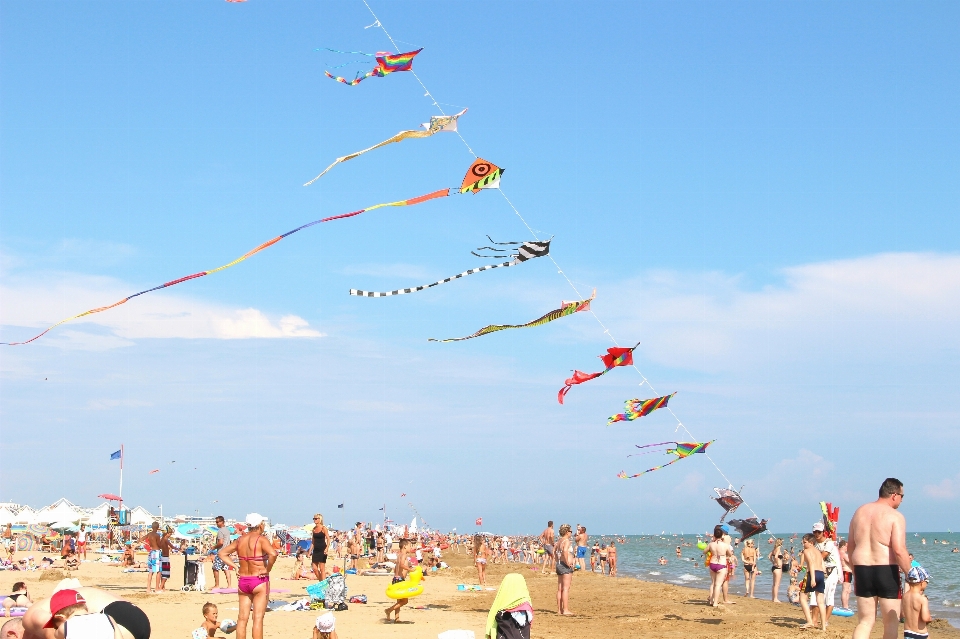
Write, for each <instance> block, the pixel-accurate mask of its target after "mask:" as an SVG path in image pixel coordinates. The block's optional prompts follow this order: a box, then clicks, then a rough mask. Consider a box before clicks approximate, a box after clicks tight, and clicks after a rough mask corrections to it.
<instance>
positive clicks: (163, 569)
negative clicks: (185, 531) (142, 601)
mask: <svg viewBox="0 0 960 639" xmlns="http://www.w3.org/2000/svg"><path fill="white" fill-rule="evenodd" d="M171 535H173V528H172V527H171V526H167V527H166V529H165V530H164V531H163V537H161V538H160V590H166V589H167V579H169V578H170V555H171V554H172V552H173V544H171V543H170V536H171Z"/></svg>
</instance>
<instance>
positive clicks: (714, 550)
mask: <svg viewBox="0 0 960 639" xmlns="http://www.w3.org/2000/svg"><path fill="white" fill-rule="evenodd" d="M723 535H724V532H723V528H721V527H720V526H716V527H715V528H714V529H713V541H711V542H710V545H709V546H707V552H708V553H709V554H710V563H709V564H708V566H709V568H710V597H709V598H708V599H707V603H709V604H710V605H711V606H713V607H714V608H716V607H717V606H719V605H720V603H721V602H722V601H723V584H724V583H726V579H727V570H728V569H729V568H728V563H729V562H730V560H731V559H732V558H733V548H732V547H731V546H730V544H728V543H727V542H725V541H724V540H723Z"/></svg>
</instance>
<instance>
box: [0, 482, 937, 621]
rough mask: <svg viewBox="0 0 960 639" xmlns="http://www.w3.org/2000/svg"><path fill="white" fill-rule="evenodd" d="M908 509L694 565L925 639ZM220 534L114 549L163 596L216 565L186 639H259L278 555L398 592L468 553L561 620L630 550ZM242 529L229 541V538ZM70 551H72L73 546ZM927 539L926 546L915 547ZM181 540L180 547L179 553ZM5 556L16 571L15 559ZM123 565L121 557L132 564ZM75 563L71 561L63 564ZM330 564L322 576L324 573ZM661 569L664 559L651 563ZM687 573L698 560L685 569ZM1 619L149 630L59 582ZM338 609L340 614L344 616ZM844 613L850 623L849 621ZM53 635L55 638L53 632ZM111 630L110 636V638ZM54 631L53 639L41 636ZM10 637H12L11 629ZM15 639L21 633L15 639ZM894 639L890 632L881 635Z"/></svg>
mask: <svg viewBox="0 0 960 639" xmlns="http://www.w3.org/2000/svg"><path fill="white" fill-rule="evenodd" d="M903 499H904V488H903V484H902V483H901V482H900V481H899V480H896V479H893V478H889V479H887V480H885V481H884V482H883V484H882V485H881V487H880V491H879V497H878V499H877V500H876V501H875V502H872V503H868V504H866V505H863V506H861V507H860V508H859V509H858V510H857V511H856V512H855V513H854V515H853V518H852V519H851V522H850V526H849V533H848V536H847V538H846V539H843V538H839V536H837V535H833V534H831V532H832V531H830V530H828V528H827V527H825V525H824V522H822V521H818V522H815V523H814V524H813V525H812V526H811V531H810V532H809V533H806V534H804V535H802V537H801V538H800V546H799V548H796V549H794V546H793V545H792V543H793V542H794V541H795V540H796V536H794V537H793V538H791V540H790V541H791V546H790V547H789V548H788V547H787V546H786V542H785V540H784V539H782V538H777V537H774V536H770V537H769V538H767V540H766V542H767V544H768V545H769V550H768V552H766V553H764V552H762V551H761V548H760V547H759V545H760V544H762V543H763V542H762V541H761V542H760V544H758V543H757V542H758V539H762V538H749V539H746V540H743V541H742V543H741V539H736V540H734V539H732V538H731V536H730V534H729V529H728V528H727V527H726V526H723V525H717V526H716V527H715V528H714V529H713V531H712V532H711V533H710V535H709V537H710V539H709V542H708V543H706V546H705V548H703V551H704V552H703V555H702V556H703V558H704V561H703V565H704V568H706V569H707V570H709V574H710V589H709V593H708V597H707V603H708V605H710V606H713V607H719V606H721V605H729V604H733V603H735V602H734V601H733V600H732V598H731V593H730V583H731V581H732V580H733V578H734V575H735V574H736V573H737V570H738V567H739V569H740V570H742V574H743V578H744V594H745V596H746V597H749V598H756V587H757V584H756V582H757V578H758V576H759V575H760V574H761V573H762V572H764V571H765V569H763V568H761V565H760V563H761V560H762V559H763V558H764V555H765V559H766V560H767V561H768V562H769V564H770V566H769V568H768V569H769V570H770V574H771V576H772V581H773V583H772V593H771V594H772V600H773V601H774V602H777V603H779V602H781V599H780V593H781V589H782V584H783V581H784V577H785V576H786V577H787V578H788V579H789V585H788V587H787V598H788V601H790V602H792V603H798V604H799V605H800V607H801V608H802V611H803V614H804V618H805V621H806V623H805V624H804V625H803V626H802V627H803V628H814V627H819V628H821V629H826V627H827V626H828V623H829V619H830V617H831V614H832V613H833V611H834V606H835V605H836V595H837V592H838V591H839V593H840V600H841V601H840V605H841V612H844V611H845V610H846V609H849V607H850V595H851V592H853V593H854V595H855V597H856V603H857V611H858V619H857V622H858V623H857V627H856V630H855V631H854V635H853V636H854V639H865V638H866V637H868V636H869V634H870V631H871V629H872V627H873V625H874V622H875V620H876V617H877V615H878V613H879V616H880V618H881V620H882V623H883V625H884V637H885V638H889V637H894V636H896V631H897V628H898V624H899V623H900V622H901V619H902V620H903V623H904V629H905V631H904V632H905V634H904V636H905V638H906V639H923V638H925V637H927V636H928V635H927V634H926V624H927V623H929V622H930V620H931V617H930V610H929V604H928V602H927V599H926V597H925V594H924V592H925V589H926V584H927V581H928V579H929V574H928V573H927V571H926V570H925V569H924V568H923V567H922V566H920V565H919V564H918V563H917V562H916V561H915V560H914V559H913V556H912V555H910V554H909V553H908V552H907V549H906V533H905V530H906V523H905V520H904V518H903V516H902V515H901V514H900V513H899V512H898V511H897V509H898V508H899V506H900V504H901V503H902V501H903ZM215 521H216V534H215V535H213V536H211V537H210V538H209V539H202V540H192V541H189V542H184V543H182V544H180V545H177V544H176V543H175V542H174V540H173V538H172V532H173V529H172V528H170V527H165V528H162V527H161V526H160V524H159V523H154V524H153V525H152V526H151V528H150V529H149V530H148V532H147V533H146V534H145V535H143V536H142V537H140V538H138V539H129V540H126V541H123V548H124V561H123V562H122V563H123V565H129V562H133V563H135V564H138V563H139V562H137V559H136V550H137V549H138V547H142V548H143V549H145V550H146V552H147V556H146V560H145V562H143V564H142V565H143V566H144V568H145V569H146V571H147V585H146V591H147V592H148V593H162V592H164V591H165V589H166V583H167V580H168V579H169V577H170V556H171V555H172V554H174V553H179V552H183V553H187V554H188V556H189V553H191V552H192V553H195V554H197V556H198V559H197V561H209V562H211V563H212V569H213V575H214V588H219V587H220V585H221V577H222V579H223V583H224V584H225V586H226V587H227V588H230V587H231V584H232V576H233V575H234V573H235V574H236V588H237V596H238V598H239V612H238V619H237V620H236V621H235V622H234V621H232V620H222V621H221V620H219V618H218V611H217V608H216V606H215V605H213V604H211V603H209V602H208V603H206V604H205V605H204V606H203V610H202V618H203V621H202V622H201V625H200V627H199V628H197V630H196V631H195V633H194V637H195V638H197V639H199V637H204V636H207V637H213V636H214V633H215V632H216V631H217V629H220V630H224V629H225V625H224V624H230V627H229V630H236V632H237V636H238V637H244V638H245V637H246V635H247V630H248V628H249V630H250V634H251V636H252V637H253V638H254V639H261V638H262V636H263V622H264V613H265V612H266V610H267V604H268V600H269V593H270V574H271V571H272V569H273V568H274V566H275V564H276V561H277V558H278V557H279V556H281V555H282V554H286V553H287V552H290V553H295V555H296V563H295V567H294V571H293V574H292V575H291V577H290V578H291V579H309V580H311V581H314V580H315V581H316V582H325V581H329V580H331V579H333V578H334V576H337V577H339V578H342V572H341V567H340V566H339V565H338V564H340V562H342V565H343V568H342V571H343V572H349V573H354V574H371V575H384V576H390V577H391V579H392V583H393V584H404V583H408V580H409V579H410V578H411V576H412V575H413V574H414V573H415V572H416V573H417V575H418V577H417V579H420V578H421V577H420V576H421V575H423V576H426V575H427V574H429V573H430V572H431V571H435V570H437V569H440V568H442V567H445V563H444V562H443V561H442V557H443V554H442V553H443V552H444V551H448V552H453V553H457V554H466V555H468V557H471V558H472V559H473V565H474V567H475V569H476V571H477V579H478V582H479V584H480V586H481V587H485V586H486V585H487V575H486V570H487V566H488V565H489V564H498V563H499V564H510V563H518V564H527V565H529V566H530V567H532V568H534V569H535V570H537V572H538V573H539V574H541V575H545V574H556V576H557V593H556V602H557V614H558V615H560V616H571V615H574V613H573V612H572V611H571V610H570V606H569V602H570V591H571V586H572V583H573V576H574V574H575V573H576V572H578V571H581V572H590V573H600V574H603V575H607V576H611V577H616V576H617V552H618V547H622V546H623V545H624V544H626V543H627V542H628V539H627V538H623V537H619V538H612V539H607V538H596V539H594V540H593V542H592V543H591V540H590V537H589V536H588V534H587V529H586V527H585V526H583V525H580V524H577V525H576V526H575V527H574V526H571V525H569V524H566V523H564V524H561V525H560V526H559V528H557V529H555V527H554V522H553V521H549V522H547V526H546V528H544V530H543V531H542V532H541V533H540V535H539V536H536V537H534V536H513V537H511V536H503V535H494V534H484V533H477V534H472V535H465V534H459V535H458V534H455V533H451V534H449V535H442V534H440V533H435V532H433V533H426V532H423V531H421V532H420V533H419V534H418V533H415V532H413V531H408V530H407V529H406V528H402V529H401V528H387V527H384V529H383V530H381V529H379V527H375V526H373V525H370V524H364V523H362V522H357V523H356V525H355V526H354V527H352V528H351V529H349V530H341V531H335V530H331V529H329V528H328V527H327V526H326V524H325V523H324V518H323V516H322V515H321V514H319V513H318V514H316V515H314V517H313V526H312V528H311V529H310V538H309V540H305V543H302V544H299V543H298V544H294V545H293V546H290V545H288V544H287V543H283V542H282V541H281V540H280V539H279V537H278V536H277V535H270V534H268V533H267V530H266V528H267V525H266V524H267V522H266V519H265V518H264V517H263V516H261V515H259V514H257V513H251V514H249V515H248V516H247V517H246V519H245V521H244V522H243V526H242V527H237V526H236V525H235V526H234V527H233V528H231V527H228V526H227V525H226V522H225V519H224V518H223V517H217V518H216V520H215ZM238 529H239V530H240V531H241V532H240V533H239V534H236V531H237V530H238ZM84 532H85V531H84V530H83V529H81V534H78V535H75V536H73V535H71V536H70V537H67V538H65V539H64V543H63V550H62V557H61V558H62V559H63V568H64V569H66V570H68V571H71V570H76V568H77V567H78V566H79V562H80V559H81V558H84V557H85V556H86V553H87V552H88V549H87V545H88V544H89V543H90V537H89V536H87V535H84V534H83V533H84ZM71 540H72V542H71ZM923 541H924V542H925V540H923ZM188 543H189V544H190V547H188ZM685 546H690V544H689V543H686V542H684V543H682V544H681V545H679V546H677V547H676V557H677V559H687V560H689V558H684V557H683V553H684V547H685ZM8 553H9V557H8V559H11V565H13V566H16V565H19V564H17V563H13V562H12V559H13V552H12V550H10V549H9V544H8ZM128 557H129V559H128ZM73 558H75V559H76V561H75V562H73V561H67V560H68V559H73ZM331 561H332V562H333V564H334V567H333V570H332V571H329V572H328V564H329V563H331ZM667 562H668V560H667V558H666V557H662V556H661V557H660V559H659V562H658V563H660V564H666V563H667ZM694 563H695V564H696V563H697V562H696V560H694ZM408 601H409V599H407V598H397V599H396V601H395V603H394V604H393V605H391V606H390V607H389V608H387V609H386V610H385V616H386V620H387V621H390V622H394V623H395V622H398V621H399V620H400V615H401V611H402V609H403V607H404V606H405V605H406V604H407V603H408ZM3 607H4V609H5V610H6V612H7V614H8V615H9V614H10V611H11V610H12V609H14V608H26V611H25V613H24V614H23V617H22V618H20V619H12V620H10V621H8V622H7V623H6V624H5V625H4V626H3V632H2V633H0V639H20V638H21V637H26V638H27V639H39V638H41V637H42V638H43V639H53V636H54V635H55V636H56V637H60V636H66V633H67V632H68V631H69V630H70V629H72V630H73V635H71V636H73V637H78V636H82V637H89V638H91V639H97V638H99V637H104V638H106V637H113V634H110V633H112V632H114V630H113V629H116V628H118V627H120V628H124V629H125V631H126V634H125V635H124V636H132V637H133V638H134V639H149V636H150V620H149V619H148V618H147V616H146V614H145V613H144V612H143V611H142V610H141V609H140V608H138V607H137V606H136V605H134V604H133V603H131V602H128V601H124V600H122V599H120V598H118V597H116V596H114V595H113V594H112V593H109V592H106V591H103V590H99V589H96V588H89V587H83V586H80V585H79V582H78V581H77V580H76V579H74V578H72V577H68V578H67V579H66V580H64V582H62V583H61V585H60V587H58V589H57V590H56V592H55V593H54V594H53V596H51V597H49V598H45V599H41V600H39V601H34V600H33V599H32V598H31V596H30V593H29V591H28V588H27V583H26V582H24V581H19V582H16V583H15V584H14V586H13V592H12V593H11V594H10V595H8V596H7V597H6V598H5V599H4V600H3ZM343 608H344V609H345V608H346V605H345V604H344V605H343ZM850 614H852V613H850ZM60 627H63V632H60V631H59V630H58V629H59V628H60ZM108 628H110V629H111V630H109V631H108ZM51 629H52V630H53V631H54V634H53V635H50V634H48V633H47V630H51ZM8 630H9V632H8ZM18 633H19V634H18ZM891 633H893V634H891ZM330 637H333V638H334V639H335V638H336V631H335V619H334V617H333V615H332V611H330V612H325V613H324V615H322V616H321V617H320V618H318V619H317V621H316V624H315V626H314V638H315V639H329V638H330Z"/></svg>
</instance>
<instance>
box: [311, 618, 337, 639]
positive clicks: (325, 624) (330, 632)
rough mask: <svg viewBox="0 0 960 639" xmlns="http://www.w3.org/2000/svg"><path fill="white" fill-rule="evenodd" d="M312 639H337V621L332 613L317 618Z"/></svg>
mask: <svg viewBox="0 0 960 639" xmlns="http://www.w3.org/2000/svg"><path fill="white" fill-rule="evenodd" d="M312 639H337V620H336V618H335V617H334V616H333V613H332V612H328V613H325V614H322V615H320V616H319V617H317V623H316V626H315V627H314V629H313V637H312Z"/></svg>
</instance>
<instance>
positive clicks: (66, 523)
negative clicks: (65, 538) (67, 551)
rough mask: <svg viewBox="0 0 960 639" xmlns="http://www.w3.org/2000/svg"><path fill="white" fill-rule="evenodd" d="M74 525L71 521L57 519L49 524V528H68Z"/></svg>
mask: <svg viewBox="0 0 960 639" xmlns="http://www.w3.org/2000/svg"><path fill="white" fill-rule="evenodd" d="M75 527H76V525H75V524H74V523H73V522H72V521H57V522H54V523H52V524H50V528H52V529H54V530H70V529H71V528H75Z"/></svg>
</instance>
